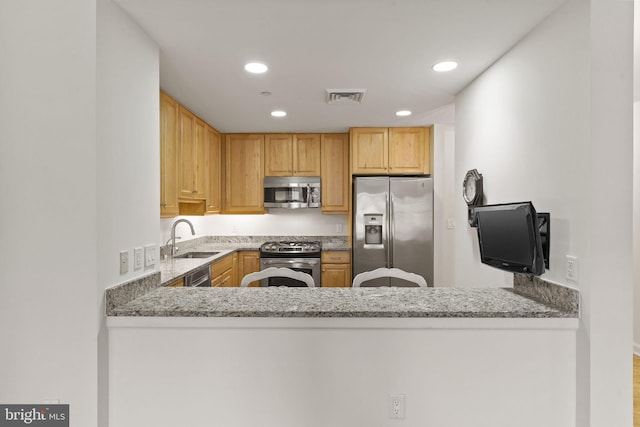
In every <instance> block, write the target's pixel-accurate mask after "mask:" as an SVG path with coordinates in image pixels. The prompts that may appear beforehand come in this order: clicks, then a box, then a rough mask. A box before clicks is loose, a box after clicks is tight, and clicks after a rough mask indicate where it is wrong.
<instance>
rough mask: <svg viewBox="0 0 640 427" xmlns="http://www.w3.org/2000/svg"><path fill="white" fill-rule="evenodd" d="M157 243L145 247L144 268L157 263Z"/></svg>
mask: <svg viewBox="0 0 640 427" xmlns="http://www.w3.org/2000/svg"><path fill="white" fill-rule="evenodd" d="M156 259H157V256H156V245H147V246H145V247H144V268H151V267H153V266H154V265H156Z"/></svg>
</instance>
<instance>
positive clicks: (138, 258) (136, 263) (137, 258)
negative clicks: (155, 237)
mask: <svg viewBox="0 0 640 427" xmlns="http://www.w3.org/2000/svg"><path fill="white" fill-rule="evenodd" d="M142 264H143V262H142V248H141V247H138V248H134V249H133V269H134V270H140V269H141V268H142Z"/></svg>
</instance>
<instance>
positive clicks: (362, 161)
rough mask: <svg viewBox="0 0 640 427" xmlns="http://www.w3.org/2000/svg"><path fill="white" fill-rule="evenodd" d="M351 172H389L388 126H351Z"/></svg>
mask: <svg viewBox="0 0 640 427" xmlns="http://www.w3.org/2000/svg"><path fill="white" fill-rule="evenodd" d="M350 138H351V173H353V174H379V173H382V174H386V173H388V170H389V169H388V165H389V159H388V153H389V132H388V130H387V128H351V129H350Z"/></svg>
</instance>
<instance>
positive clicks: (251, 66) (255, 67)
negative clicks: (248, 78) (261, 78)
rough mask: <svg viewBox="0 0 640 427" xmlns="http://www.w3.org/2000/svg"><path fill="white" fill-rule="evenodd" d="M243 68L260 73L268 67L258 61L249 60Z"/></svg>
mask: <svg viewBox="0 0 640 427" xmlns="http://www.w3.org/2000/svg"><path fill="white" fill-rule="evenodd" d="M244 69H245V70H247V71H248V72H250V73H254V74H261V73H264V72H266V71H267V70H268V69H269V68H268V67H267V66H266V65H264V64H262V63H260V62H249V63H248V64H247V65H245V66H244Z"/></svg>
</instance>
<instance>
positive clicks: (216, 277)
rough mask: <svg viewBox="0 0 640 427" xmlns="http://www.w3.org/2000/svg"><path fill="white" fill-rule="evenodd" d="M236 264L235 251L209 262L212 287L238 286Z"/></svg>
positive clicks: (236, 255) (236, 256)
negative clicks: (211, 262)
mask: <svg viewBox="0 0 640 427" xmlns="http://www.w3.org/2000/svg"><path fill="white" fill-rule="evenodd" d="M237 265H238V254H237V253H235V252H234V253H233V254H231V255H227V256H226V257H224V258H222V259H219V260H218V261H216V262H214V263H213V264H211V286H212V287H232V286H238V280H237V276H238V274H237ZM234 266H235V268H234Z"/></svg>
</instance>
